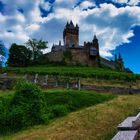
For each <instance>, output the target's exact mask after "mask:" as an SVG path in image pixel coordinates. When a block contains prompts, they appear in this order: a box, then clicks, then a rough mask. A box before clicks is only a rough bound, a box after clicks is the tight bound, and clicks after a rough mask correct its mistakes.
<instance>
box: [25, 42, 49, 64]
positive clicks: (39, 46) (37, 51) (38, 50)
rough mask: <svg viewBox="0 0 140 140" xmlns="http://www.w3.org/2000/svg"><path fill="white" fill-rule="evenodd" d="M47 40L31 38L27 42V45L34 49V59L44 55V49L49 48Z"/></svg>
mask: <svg viewBox="0 0 140 140" xmlns="http://www.w3.org/2000/svg"><path fill="white" fill-rule="evenodd" d="M47 43H48V42H47V41H43V40H39V41H38V40H36V39H29V40H28V41H27V42H26V45H27V46H28V47H29V48H30V49H31V51H32V57H33V61H35V60H36V59H37V58H38V57H40V56H41V55H42V50H43V49H46V48H47Z"/></svg>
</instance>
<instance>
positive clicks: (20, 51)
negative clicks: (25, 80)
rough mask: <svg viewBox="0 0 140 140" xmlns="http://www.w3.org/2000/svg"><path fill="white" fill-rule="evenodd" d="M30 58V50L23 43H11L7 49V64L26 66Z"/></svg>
mask: <svg viewBox="0 0 140 140" xmlns="http://www.w3.org/2000/svg"><path fill="white" fill-rule="evenodd" d="M30 59H31V51H30V50H29V49H28V48H26V47H25V46H23V45H17V44H15V43H14V44H12V45H11V48H10V50H9V58H8V61H7V63H8V65H9V66H17V67H18V66H28V64H29V62H30Z"/></svg>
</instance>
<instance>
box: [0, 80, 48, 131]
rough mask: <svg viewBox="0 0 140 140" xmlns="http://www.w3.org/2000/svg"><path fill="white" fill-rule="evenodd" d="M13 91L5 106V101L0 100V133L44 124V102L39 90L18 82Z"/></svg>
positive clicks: (34, 86)
mask: <svg viewBox="0 0 140 140" xmlns="http://www.w3.org/2000/svg"><path fill="white" fill-rule="evenodd" d="M15 90H16V91H15V94H14V96H13V98H11V100H10V101H9V98H8V102H7V104H6V103H5V101H6V100H3V99H0V133H7V132H8V131H17V130H20V129H22V128H26V127H28V126H32V125H36V124H41V123H45V122H46V120H44V119H46V118H44V114H45V107H46V102H45V98H44V94H43V92H42V91H41V89H40V88H39V87H38V86H36V85H34V84H32V83H29V82H25V81H20V82H18V83H17V85H16V86H15Z"/></svg>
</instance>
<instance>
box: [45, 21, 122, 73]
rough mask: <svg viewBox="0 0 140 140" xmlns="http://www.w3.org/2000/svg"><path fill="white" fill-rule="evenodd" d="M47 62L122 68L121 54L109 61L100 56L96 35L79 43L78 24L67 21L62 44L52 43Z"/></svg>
mask: <svg viewBox="0 0 140 140" xmlns="http://www.w3.org/2000/svg"><path fill="white" fill-rule="evenodd" d="M47 60H48V61H49V62H64V63H65V64H67V65H82V66H96V67H99V66H100V65H104V66H107V67H110V68H113V69H119V70H120V71H123V70H124V65H123V59H122V57H121V55H120V54H119V56H118V57H117V55H115V60H114V61H112V60H111V61H110V60H107V59H105V58H102V57H101V56H100V54H99V43H98V39H97V37H96V35H94V36H93V40H92V41H90V42H84V44H83V45H79V26H78V25H77V24H76V26H74V24H73V22H72V21H70V22H67V24H66V26H65V28H64V31H63V45H62V44H61V41H59V44H58V45H55V44H53V46H52V50H51V52H50V53H48V54H47Z"/></svg>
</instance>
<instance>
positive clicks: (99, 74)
mask: <svg viewBox="0 0 140 140" xmlns="http://www.w3.org/2000/svg"><path fill="white" fill-rule="evenodd" d="M3 71H4V72H13V73H16V74H36V73H38V74H40V75H46V74H49V75H56V76H60V75H61V76H71V77H93V78H99V79H108V80H109V79H110V80H111V79H115V80H117V79H119V80H125V81H128V80H132V79H135V78H136V75H134V74H128V73H124V72H117V71H115V70H111V69H108V68H95V67H76V66H75V67H63V66H61V67H60V66H59V67H57V66H53V67H50V66H38V67H26V68H11V67H9V68H3ZM137 77H138V75H137Z"/></svg>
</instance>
